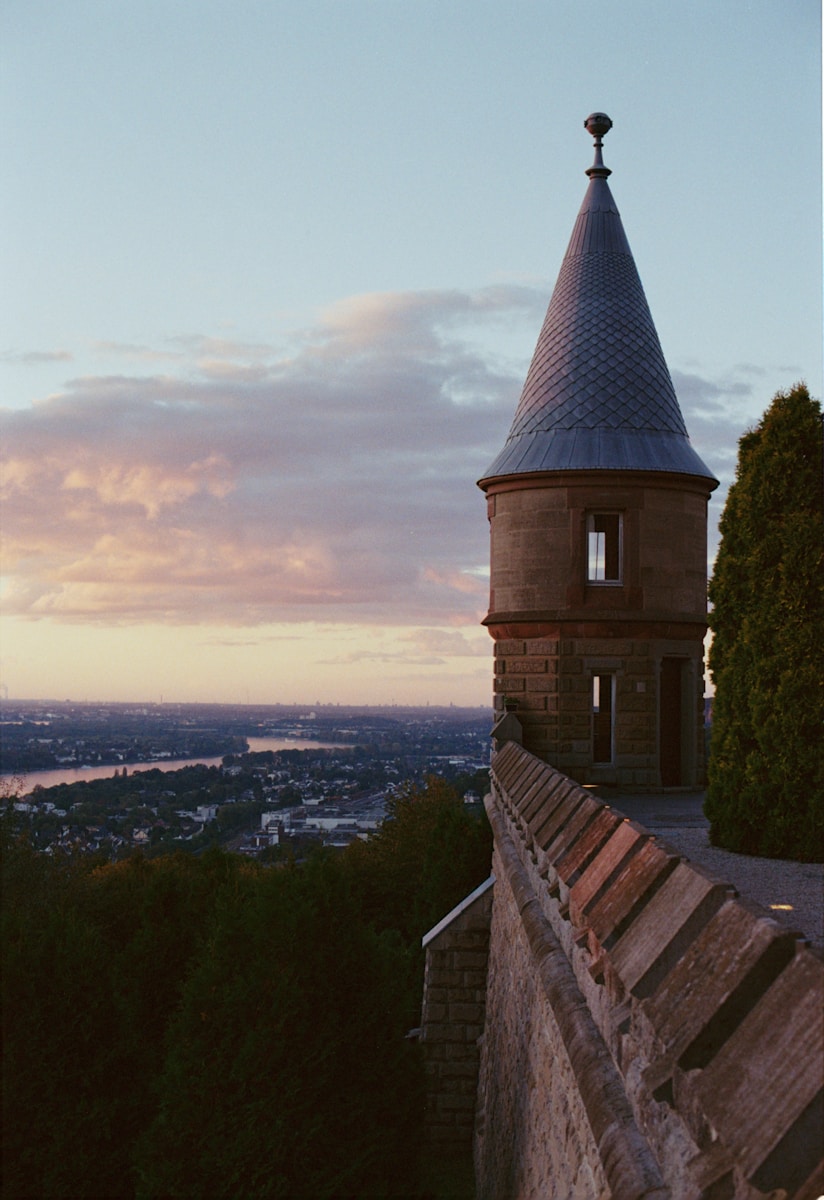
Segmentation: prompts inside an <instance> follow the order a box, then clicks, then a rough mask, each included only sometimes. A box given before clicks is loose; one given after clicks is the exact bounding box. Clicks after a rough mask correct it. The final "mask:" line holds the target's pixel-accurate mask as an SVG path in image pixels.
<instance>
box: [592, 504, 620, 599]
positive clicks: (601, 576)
mask: <svg viewBox="0 0 824 1200" xmlns="http://www.w3.org/2000/svg"><path fill="white" fill-rule="evenodd" d="M605 518H609V519H610V522H612V521H613V520H614V522H615V530H614V531H613V532H612V536H613V537H614V538H616V539H617V546H614V547H611V546H609V545H608V542H607V539H608V538H609V537H610V530H608V529H603V528H602V529H597V528H596V526H597V525H601V526H603V525H605V524H606V521H605ZM613 555H614V557H615V558H616V560H617V572H616V574H615V575H614V576H611V577H610V578H607V577H606V572H607V570H608V563H609V560H610V559H611V558H612V557H613ZM586 563H587V583H588V584H594V585H595V586H596V587H620V586H621V584H622V583H623V582H624V515H623V513H620V512H615V511H612V512H610V511H609V510H608V509H606V510H599V511H598V512H591V513H588V514H587V541H586Z"/></svg>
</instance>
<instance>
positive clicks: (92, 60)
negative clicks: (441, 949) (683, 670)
mask: <svg viewBox="0 0 824 1200" xmlns="http://www.w3.org/2000/svg"><path fill="white" fill-rule="evenodd" d="M0 43H1V44H2V50H0V55H2V62H0V67H1V68H2V70H0V150H1V151H2V160H3V164H4V172H3V174H4V182H3V183H2V185H0V230H1V232H0V269H1V270H2V276H3V279H4V286H3V288H2V295H1V296H0V399H1V400H2V459H3V463H2V467H3V474H2V487H3V491H2V538H3V541H2V551H3V579H2V590H1V591H0V604H1V605H2V625H0V636H1V637H2V643H1V644H0V654H1V658H0V691H2V692H3V694H6V695H8V697H9V698H12V699H22V698H31V699H33V698H53V699H68V698H71V699H73V700H78V701H80V700H89V701H97V700H99V701H116V700H144V701H154V702H159V701H161V700H163V701H167V702H188V701H224V702H227V703H292V702H299V703H317V702H321V703H341V704H346V703H352V704H354V703H372V704H392V703H395V704H425V703H427V702H429V703H432V704H449V703H454V704H457V705H486V704H489V703H490V702H491V690H492V648H491V642H490V639H489V637H488V635H487V633H486V632H485V630H484V629H483V628H482V627H481V626H480V625H479V622H480V620H481V619H482V617H483V616H484V614H485V612H486V604H487V591H488V552H489V549H488V527H487V521H486V511H485V502H484V498H483V495H482V493H481V492H480V491H479V490H478V488H477V487H476V486H475V482H476V480H477V479H478V478H479V477H480V476H481V475H482V474H483V472H484V470H485V468H486V467H487V466H488V465H489V464H490V462H491V460H492V459H493V458H494V457H495V455H496V454H497V452H498V450H499V449H500V448H501V446H502V445H503V442H504V440H505V438H506V435H507V433H508V430H509V425H510V422H511V419H512V416H513V415H514V411H515V407H516V405H517V401H518V397H519V394H520V390H521V386H522V384H523V381H524V378H525V375H526V371H527V368H528V366H529V361H530V358H531V356H532V351H533V349H534V347H535V342H536V340H537V336H538V332H539V330H540V326H541V323H542V320H543V315H544V312H545V310H546V307H547V304H548V302H549V298H550V295H551V292H552V287H553V284H554V281H555V278H556V276H557V273H558V270H559V267H560V264H561V259H562V257H563V253H564V250H565V248H566V243H567V241H568V239H569V236H570V233H571V231H572V227H573V224H574V220H575V216H576V214H577V211H578V208H579V206H580V204H581V200H582V199H583V195H584V192H585V190H586V184H587V179H586V176H585V175H584V171H585V170H586V168H587V167H588V166H589V165H590V163H591V161H592V149H591V146H592V143H591V139H590V137H589V136H588V135H587V134H586V132H585V130H584V128H583V122H584V118H585V117H586V116H587V114H588V113H590V112H593V111H597V110H601V111H605V112H607V113H609V115H610V116H611V117H612V120H613V122H614V128H613V129H612V130H611V132H610V133H609V135H608V136H607V138H606V139H605V143H604V159H605V162H606V164H607V165H608V166H609V167H611V169H612V171H613V174H612V177H611V179H610V186H611V189H612V192H613V195H614V197H615V199H616V202H617V204H618V207H619V209H620V211H621V215H622V219H623V223H624V228H625V230H626V232H627V235H628V237H629V241H630V245H631V247H632V250H633V253H634V256H635V261H636V264H637V266H638V269H639V272H640V275H641V279H642V281H643V283H644V287H645V291H646V294H647V299H648V301H649V304H650V308H651V311H652V315H653V319H654V321H655V324H656V328H657V330H658V334H659V337H660V340H661V343H662V346H663V349H664V354H665V356H666V358H667V362H668V364H669V367H670V371H671V373H672V376H673V380H674V383H675V387H676V391H677V393H678V397H679V401H680V404H681V408H682V411H683V413H684V417H685V420H686V423H687V428H688V430H689V432H690V436H691V440H692V442H693V445H694V446H695V447H696V449H697V450H698V452H699V454H700V455H701V456H702V458H703V459H704V461H705V462H706V463H707V465H708V466H709V467H710V468H711V469H712V470H713V471H714V473H715V474H716V475H717V476H718V478H719V479H720V480H721V487H720V488H719V489H718V491H717V492H716V494H715V497H714V499H713V501H712V503H711V506H710V558H711V557H712V554H713V553H714V548H715V545H716V544H717V533H716V527H717V522H718V518H719V516H720V513H721V511H722V507H723V501H724V495H725V492H726V488H727V486H728V485H729V482H730V481H731V479H732V477H733V475H734V471H735V462H736V454H737V442H738V438H739V437H740V436H741V434H742V433H743V432H744V431H745V430H746V429H747V428H748V427H750V426H752V425H753V424H754V423H755V422H756V421H757V420H758V419H759V417H760V416H761V414H762V413H763V412H764V410H765V409H766V408H767V406H768V405H769V402H770V400H771V398H772V396H773V395H774V394H775V392H776V391H778V390H779V389H786V388H789V387H791V386H792V385H793V384H794V383H796V382H797V381H799V380H804V381H806V383H807V385H808V386H809V388H810V391H811V392H812V393H813V394H814V395H816V396H818V397H821V394H822V390H821V386H822V358H821V326H822V308H821V87H820V62H821V21H820V8H819V5H818V3H817V0H751V2H748V0H691V2H690V3H688V4H687V3H680V4H662V3H661V2H660V0H589V2H588V3H587V4H585V5H582V4H581V3H580V2H579V0H495V2H492V0H198V3H197V4H192V3H189V2H188V0H118V2H117V3H114V4H113V3H111V0H5V3H4V5H3V6H2V13H1V14H0Z"/></svg>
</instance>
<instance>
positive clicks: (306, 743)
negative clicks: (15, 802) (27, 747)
mask: <svg viewBox="0 0 824 1200" xmlns="http://www.w3.org/2000/svg"><path fill="white" fill-rule="evenodd" d="M246 740H247V742H248V743H249V753H260V752H261V751H263V750H345V749H346V745H345V744H344V743H341V742H314V741H312V740H311V738H273V737H250V738H247V739H246ZM223 757H224V756H223V755H222V754H219V755H217V756H216V757H214V758H161V759H158V760H157V761H156V762H154V761H153V762H135V763H123V764H122V765H120V766H118V765H115V763H106V764H105V765H104V766H100V767H58V768H57V769H56V770H54V771H51V770H46V771H28V772H27V773H26V774H25V775H24V777H23V778H24V780H25V784H24V788H23V791H24V792H30V791H31V790H32V788H35V787H37V786H38V785H39V786H40V787H44V788H50V787H57V785H58V784H60V783H85V782H86V781H87V780H89V779H110V778H111V777H112V776H113V775H114V773H115V771H118V772H119V771H122V769H123V767H126V768H127V769H128V772H129V774H130V775H131V774H132V773H133V772H134V771H152V770H158V771H179V770H180V769H181V767H193V766H195V765H196V764H202V765H204V766H207V767H219V766H220V764H221V763H222V762H223ZM0 778H5V779H7V778H9V776H8V774H5V775H3V776H1V777H0Z"/></svg>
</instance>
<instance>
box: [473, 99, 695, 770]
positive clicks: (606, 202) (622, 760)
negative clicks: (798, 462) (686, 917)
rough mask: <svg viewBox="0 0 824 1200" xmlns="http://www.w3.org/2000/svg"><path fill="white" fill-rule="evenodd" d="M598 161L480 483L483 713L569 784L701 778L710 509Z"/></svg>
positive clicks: (600, 128)
mask: <svg viewBox="0 0 824 1200" xmlns="http://www.w3.org/2000/svg"><path fill="white" fill-rule="evenodd" d="M585 126H586V128H587V130H588V131H589V132H590V133H591V134H592V135H593V137H594V138H595V162H594V164H593V166H591V167H590V168H589V170H588V171H587V172H586V173H587V175H588V176H589V186H588V188H587V192H586V195H585V197H584V201H583V204H582V205H581V209H580V212H579V213H578V218H577V220H576V222H575V227H574V229H573V231H572V237H571V238H570V242H569V246H568V248H567V252H566V255H565V257H564V260H563V263H562V265H561V270H560V274H559V276H558V280H557V283H556V285H555V290H554V292H553V294H552V299H551V301H550V304H549V309H548V310H547V314H546V318H545V320H544V324H543V328H542V329H541V333H540V336H539V338H538V344H537V346H536V349H535V354H534V356H533V359H532V365H531V366H530V368H529V373H528V375H527V378H526V383H525V384H524V389H523V392H522V394H521V399H520V402H519V404H518V408H517V410H516V412H515V418H514V420H513V422H512V428H511V429H510V432H509V437H508V438H507V440H506V444H505V445H504V447H503V449H502V450H501V452H500V454H499V455H498V457H497V458H496V459H495V461H494V462H493V463H492V465H491V466H490V467H489V469H488V470H487V472H486V474H485V475H484V477H483V478H482V479H481V480H480V481H479V486H480V487H481V488H482V489H483V491H484V492H485V493H486V496H487V505H488V515H489V521H490V529H491V579H490V602H489V614H488V616H487V617H486V619H485V621H484V624H485V625H486V626H487V627H488V629H489V632H490V634H491V635H492V637H493V638H494V640H495V706H496V709H498V710H503V709H504V707H505V706H506V707H511V705H510V702H514V703H515V704H516V705H517V717H518V720H519V722H520V724H521V726H522V729H523V743H524V746H525V747H526V749H528V750H530V751H531V752H532V753H533V754H535V755H537V756H538V757H540V758H543V759H545V760H546V761H548V762H550V763H552V765H553V766H555V767H556V768H558V769H559V770H561V771H563V772H564V773H565V774H567V775H569V776H571V777H572V778H573V779H575V780H577V781H578V782H579V783H604V784H618V785H620V786H622V787H625V788H630V789H632V788H639V789H644V788H657V787H679V786H682V787H683V786H693V787H694V786H696V785H698V784H700V783H701V782H702V780H703V774H704V738H703V691H704V688H703V682H704V673H703V641H704V635H705V633H706V628H707V626H706V591H707V501H708V499H709V496H710V493H711V492H712V490H713V489H714V488H715V487H717V485H718V481H717V480H716V479H714V478H713V476H712V474H711V473H710V472H709V471H708V470H707V468H706V467H705V466H704V464H703V463H702V461H701V459H700V458H699V457H698V455H697V454H696V453H695V451H694V450H693V448H692V446H691V445H690V442H689V438H688V436H687V430H686V426H685V425H684V419H683V417H682V415H681V410H680V408H679V406H678V400H677V398H676V395H675V390H674V388H673V385H672V380H671V378H670V374H669V371H668V369H667V365H666V363H665V361H664V356H663V353H662V351H661V346H660V343H659V341H658V335H657V333H656V331H655V326H654V325H653V322H652V317H651V316H650V312H649V307H648V305H647V301H646V297H645V296H644V291H643V288H642V286H641V281H640V279H639V276H638V272H637V270H636V267H635V262H634V260H633V257H632V252H631V250H630V248H629V243H628V242H627V238H626V235H625V233H624V229H623V225H622V222H621V217H620V214H619V212H618V209H617V207H616V205H615V201H614V200H613V198H612V193H611V192H610V188H609V184H608V183H607V178H608V176H609V175H610V174H611V172H610V171H609V170H608V169H607V168H606V167H605V166H604V164H603V158H602V153H601V148H602V138H603V136H604V134H605V133H606V132H607V131H608V130H609V129H610V128H611V127H612V122H611V121H610V119H609V117H608V116H606V115H605V114H604V113H593V114H592V115H591V116H590V117H588V118H587V120H586V121H585Z"/></svg>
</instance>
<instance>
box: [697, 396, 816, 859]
mask: <svg viewBox="0 0 824 1200" xmlns="http://www.w3.org/2000/svg"><path fill="white" fill-rule="evenodd" d="M822 451H824V441H823V439H822V414H821V405H820V403H819V402H818V401H817V400H814V399H812V398H811V397H810V395H809V393H808V391H807V389H806V387H804V386H803V385H801V384H799V385H797V386H796V387H794V388H793V389H792V390H791V391H789V392H786V393H785V392H779V393H778V394H777V395H776V396H775V397H774V399H773V401H772V403H771V405H770V407H769V408H768V409H767V411H766V413H765V414H764V416H763V417H762V419H761V421H760V422H759V423H758V425H756V427H755V428H754V429H752V430H750V431H749V432H747V433H745V434H744V436H743V437H742V438H741V440H740V442H739V454H738V468H737V473H736V478H735V482H734V483H733V485H732V487H731V488H730V490H729V494H728V497H727V503H726V506H725V508H724V513H723V516H722V518H721V526H720V528H721V544H720V547H719V550H718V557H717V559H716V563H715V569H714V571H713V576H712V579H711V581H710V588H709V598H710V602H711V605H712V610H711V613H710V617H709V622H710V627H711V629H712V631H713V641H712V645H711V648H710V658H709V666H710V671H711V674H712V678H713V682H714V684H715V700H714V703H713V722H712V740H711V749H710V760H709V787H708V791H707V800H706V805H705V811H706V814H707V816H708V817H709V820H710V837H711V840H712V842H713V843H714V844H715V845H718V846H724V847H726V848H727V849H730V850H736V851H739V852H743V853H747V854H760V855H764V856H768V857H773V858H793V859H800V860H807V861H809V860H816V861H820V860H821V858H822V856H824V669H823V668H824V655H823V654H822V646H824V478H822Z"/></svg>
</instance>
